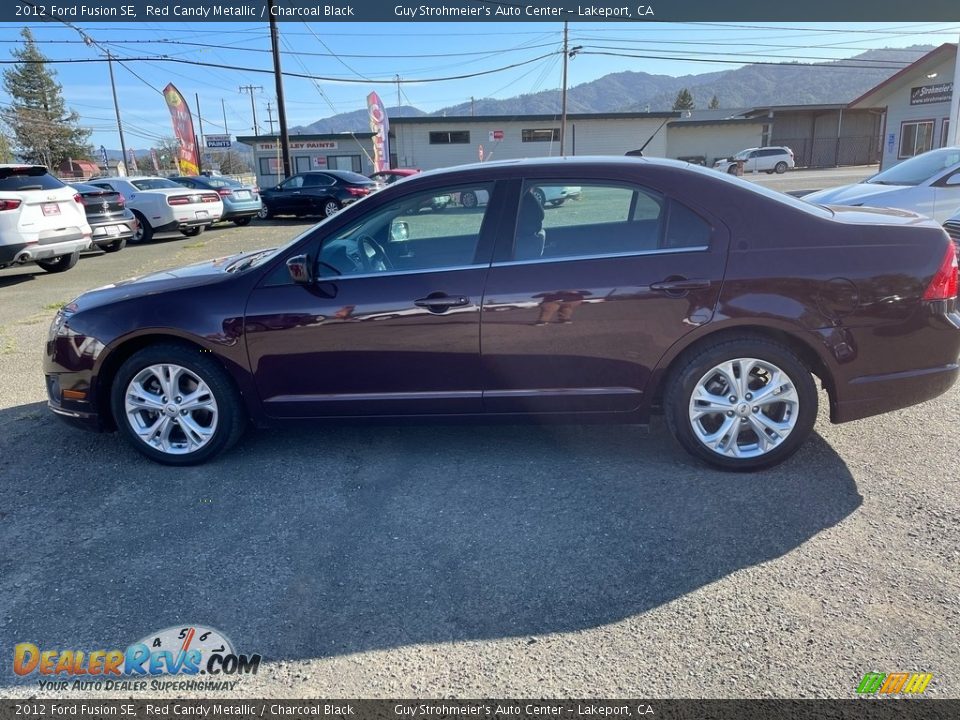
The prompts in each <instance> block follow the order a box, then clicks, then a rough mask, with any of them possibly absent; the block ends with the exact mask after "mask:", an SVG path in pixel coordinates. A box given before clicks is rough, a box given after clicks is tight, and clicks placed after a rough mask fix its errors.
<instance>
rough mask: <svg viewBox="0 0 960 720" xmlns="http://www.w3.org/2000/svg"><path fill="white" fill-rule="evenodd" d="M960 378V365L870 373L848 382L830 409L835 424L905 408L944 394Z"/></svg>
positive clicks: (831, 418)
mask: <svg viewBox="0 0 960 720" xmlns="http://www.w3.org/2000/svg"><path fill="white" fill-rule="evenodd" d="M958 377H960V365H958V364H957V363H952V364H950V365H944V366H941V367H934V368H925V369H923V370H910V371H907V372H899V373H891V374H889V375H868V376H864V377H859V378H855V379H854V380H852V381H850V382H849V383H847V384H846V386H845V387H844V389H843V392H842V393H840V395H841V397H842V400H838V401H837V402H835V403H834V404H833V406H832V407H831V409H830V420H831V422H835V423H844V422H850V421H851V420H860V419H861V418H865V417H870V416H871V415H880V414H881V413H885V412H890V411H892V410H901V409H903V408H905V407H910V406H911V405H917V404H919V403H922V402H926V401H927V400H932V399H933V398H935V397H937V396H939V395H942V394H943V393H945V392H946V391H947V390H949V389H950V388H951V387H953V384H954V383H955V382H956V381H957V378H958Z"/></svg>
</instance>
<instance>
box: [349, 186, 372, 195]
mask: <svg viewBox="0 0 960 720" xmlns="http://www.w3.org/2000/svg"><path fill="white" fill-rule="evenodd" d="M347 192H348V193H349V194H350V195H353V197H363V196H364V195H369V194H370V188H365V187H348V188H347Z"/></svg>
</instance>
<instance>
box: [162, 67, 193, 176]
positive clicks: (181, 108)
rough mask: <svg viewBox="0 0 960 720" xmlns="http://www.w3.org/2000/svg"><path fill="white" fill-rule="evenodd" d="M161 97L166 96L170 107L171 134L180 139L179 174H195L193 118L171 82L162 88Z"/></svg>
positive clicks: (185, 102) (181, 96)
mask: <svg viewBox="0 0 960 720" xmlns="http://www.w3.org/2000/svg"><path fill="white" fill-rule="evenodd" d="M163 97H164V98H166V100H167V107H168V108H170V119H171V120H172V121H173V134H174V135H176V137H177V140H179V141H180V162H179V166H180V174H181V175H196V174H197V173H198V172H199V171H200V166H199V157H198V152H199V148H197V136H196V135H195V134H194V132H193V118H192V117H191V116H190V107H189V106H188V105H187V101H186V100H184V99H183V95H181V94H180V91H179V90H177V88H176V87H174V85H173V83H170V84H169V85H167V86H166V87H165V88H164V89H163Z"/></svg>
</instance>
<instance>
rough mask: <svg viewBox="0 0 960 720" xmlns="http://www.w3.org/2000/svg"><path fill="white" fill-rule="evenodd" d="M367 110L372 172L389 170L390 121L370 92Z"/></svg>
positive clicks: (376, 96) (377, 97)
mask: <svg viewBox="0 0 960 720" xmlns="http://www.w3.org/2000/svg"><path fill="white" fill-rule="evenodd" d="M367 110H368V111H369V112H370V132H372V133H374V135H373V171H374V172H380V171H382V170H389V169H390V121H389V120H388V119H387V111H386V110H385V109H384V107H383V103H382V102H380V97H379V96H378V95H377V94H376V93H375V92H372V93H370V94H369V95H367Z"/></svg>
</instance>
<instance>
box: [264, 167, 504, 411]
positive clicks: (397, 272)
mask: <svg viewBox="0 0 960 720" xmlns="http://www.w3.org/2000/svg"><path fill="white" fill-rule="evenodd" d="M471 187H475V188H476V189H477V190H486V191H488V192H492V190H493V186H492V184H490V183H485V184H478V185H476V186H471ZM460 189H461V188H459V187H458V188H456V189H453V188H440V189H438V190H436V191H430V192H424V191H420V192H419V193H414V194H410V193H408V194H407V195H405V196H402V197H401V198H399V199H395V200H388V201H387V203H386V204H384V203H380V204H378V205H376V206H372V207H371V209H369V210H368V211H367V212H366V213H365V214H364V215H361V216H359V217H358V216H357V215H356V214H355V213H349V212H346V213H344V217H343V218H342V220H341V222H339V223H337V224H335V225H330V224H329V223H328V224H326V225H324V226H321V228H320V229H318V230H317V231H316V232H315V233H314V237H312V238H310V240H309V242H308V243H307V244H306V245H304V244H300V245H298V246H297V247H296V248H295V249H294V250H291V252H290V254H291V255H298V254H300V253H304V252H305V251H306V252H307V254H308V255H309V257H310V258H311V261H310V262H311V265H312V267H313V274H314V279H313V280H311V281H310V282H306V283H303V282H294V281H293V280H292V279H291V277H290V274H289V272H288V271H287V268H286V266H285V264H284V263H280V264H279V265H278V266H277V268H276V269H275V270H274V271H273V272H272V273H270V274H269V275H268V276H266V277H265V278H264V280H263V281H262V282H261V283H260V285H259V286H258V287H257V288H256V289H255V290H254V291H253V293H252V294H251V296H250V300H249V303H248V306H247V315H246V318H245V334H246V339H247V348H248V351H249V356H250V362H251V365H252V367H253V371H254V377H255V381H256V384H257V389H258V392H259V394H260V398H261V400H262V402H263V405H264V408H265V411H266V413H267V415H269V416H271V417H276V418H296V417H299V418H302V417H331V416H362V415H381V416H383V415H387V416H391V415H430V414H463V413H479V412H482V409H483V404H482V391H483V387H482V381H481V373H480V306H481V301H482V296H483V288H484V283H485V282H486V277H487V273H488V271H489V265H490V259H491V255H492V251H493V243H494V225H495V224H496V218H498V217H499V215H498V213H497V212H496V208H497V205H495V204H494V203H493V202H491V203H489V204H488V205H486V206H483V207H475V208H463V207H459V206H457V207H452V206H450V205H449V204H438V203H435V202H434V198H436V197H441V196H448V195H451V194H452V193H453V192H455V191H459V190H460ZM438 207H439V208H440V209H439V210H438V209H437V208H438ZM328 227H329V228H330V229H329V230H328V229H327V228H328ZM285 259H286V258H285Z"/></svg>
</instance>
